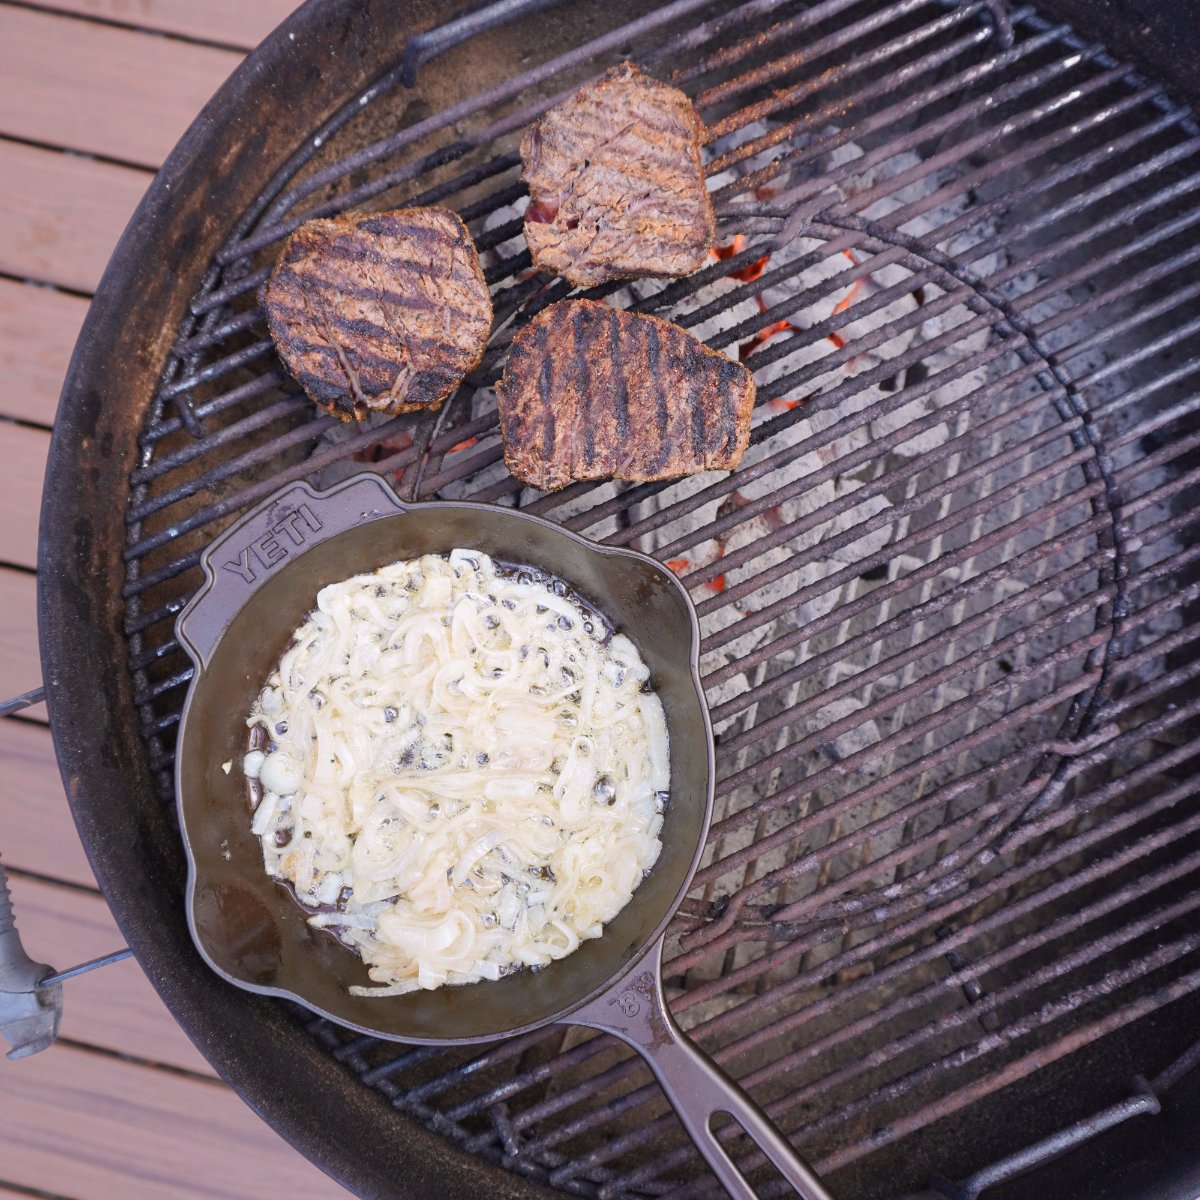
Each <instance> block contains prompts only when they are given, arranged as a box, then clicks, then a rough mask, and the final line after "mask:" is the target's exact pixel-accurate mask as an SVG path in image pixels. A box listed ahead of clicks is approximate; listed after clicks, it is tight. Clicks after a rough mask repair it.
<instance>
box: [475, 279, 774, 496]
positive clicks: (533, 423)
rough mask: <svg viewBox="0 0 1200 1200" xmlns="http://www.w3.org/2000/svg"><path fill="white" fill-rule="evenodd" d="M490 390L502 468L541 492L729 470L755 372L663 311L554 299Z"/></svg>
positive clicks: (741, 447)
mask: <svg viewBox="0 0 1200 1200" xmlns="http://www.w3.org/2000/svg"><path fill="white" fill-rule="evenodd" d="M496 398H497V403H498V405H499V410H500V430H501V433H502V434H503V437H504V461H505V463H506V464H507V466H508V469H509V471H511V472H512V474H513V475H515V476H516V477H517V478H518V479H521V480H523V481H524V482H525V483H527V484H529V485H530V486H531V487H535V488H540V489H541V490H542V491H545V492H550V491H554V490H556V489H557V488H561V487H563V486H565V485H566V484H568V483H570V482H571V481H572V480H573V479H608V478H614V479H628V480H633V481H638V482H640V481H644V480H649V479H675V478H678V477H679V476H681V475H692V474H694V473H696V472H697V471H716V470H720V471H729V470H732V469H733V468H734V467H736V466H737V465H738V463H739V462H741V460H742V455H743V454H745V452H746V445H747V443H748V442H749V440H750V415H751V412H752V411H753V408H754V377H753V376H752V375H751V374H750V372H749V371H747V370H746V368H745V367H743V366H742V365H741V363H735V362H732V361H730V360H729V359H728V358H726V357H725V356H724V355H723V354H718V353H717V352H716V351H715V350H710V349H709V348H708V347H707V346H705V345H703V344H702V343H701V342H698V341H697V340H696V339H695V338H694V337H692V335H691V334H690V333H688V332H687V330H685V329H681V328H680V327H679V326H678V325H672V324H671V322H669V321H663V320H661V319H660V318H658V317H651V316H643V315H640V314H637V313H628V312H622V311H620V310H619V309H615V308H610V307H609V306H608V305H607V304H599V303H597V302H596V301H594V300H564V301H562V302H561V303H558V304H551V305H550V306H549V307H547V308H545V309H543V311H542V312H540V313H539V314H538V315H537V316H536V317H535V318H534V319H533V320H532V321H531V322H530V323H529V324H528V325H527V326H526V327H525V328H524V329H522V330H521V332H520V333H518V334H517V336H516V337H515V338H514V339H513V343H512V347H511V349H510V350H509V355H508V363H507V364H506V366H505V368H504V376H503V378H502V379H501V380H500V383H499V385H498V386H497V389H496Z"/></svg>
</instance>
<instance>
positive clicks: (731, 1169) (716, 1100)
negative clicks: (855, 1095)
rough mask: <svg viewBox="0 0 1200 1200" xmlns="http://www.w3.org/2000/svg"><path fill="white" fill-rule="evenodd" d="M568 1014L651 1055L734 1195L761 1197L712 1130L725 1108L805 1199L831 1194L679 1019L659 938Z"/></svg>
mask: <svg viewBox="0 0 1200 1200" xmlns="http://www.w3.org/2000/svg"><path fill="white" fill-rule="evenodd" d="M569 1019H570V1020H571V1021H572V1022H573V1023H575V1024H579V1025H588V1026H590V1027H591V1028H593V1029H602V1030H604V1031H605V1032H606V1033H611V1034H615V1035H616V1036H617V1037H619V1038H620V1039H621V1040H622V1041H623V1042H625V1043H626V1044H627V1045H629V1046H632V1047H633V1049H634V1050H636V1051H637V1052H638V1053H639V1054H640V1055H641V1056H642V1057H643V1058H644V1059H645V1060H646V1062H647V1063H648V1064H649V1066H650V1069H651V1070H652V1071H653V1072H654V1076H655V1078H656V1079H657V1080H658V1082H659V1084H660V1085H661V1086H662V1089H663V1091H664V1092H665V1093H666V1097H667V1099H668V1100H669V1101H670V1102H671V1107H672V1108H674V1109H675V1112H676V1115H677V1116H678V1117H679V1119H680V1121H682V1122H683V1127H684V1128H685V1129H686V1130H687V1131H688V1134H689V1135H690V1136H691V1139H692V1141H693V1142H695V1143H696V1149H698V1150H699V1151H700V1153H701V1154H702V1155H704V1158H705V1160H706V1161H707V1163H708V1165H709V1166H710V1167H711V1168H712V1171H713V1174H714V1175H716V1177H717V1178H718V1179H719V1180H720V1181H721V1185H722V1186H723V1187H724V1188H725V1190H726V1191H727V1192H728V1193H729V1195H730V1196H731V1197H733V1200H755V1192H754V1189H753V1188H752V1187H751V1186H750V1182H749V1180H748V1179H747V1178H746V1177H745V1176H744V1175H743V1174H742V1172H741V1171H740V1170H739V1169H738V1166H737V1164H736V1163H735V1162H734V1161H733V1158H732V1157H731V1156H730V1154H729V1152H728V1150H726V1148H725V1146H724V1145H723V1144H722V1143H721V1140H720V1139H719V1138H718V1137H717V1135H716V1134H715V1133H714V1132H713V1130H712V1126H711V1121H712V1119H713V1117H714V1116H716V1115H717V1114H720V1113H726V1114H728V1115H729V1116H731V1117H733V1118H734V1119H735V1120H736V1121H737V1123H738V1125H740V1126H741V1128H742V1129H743V1130H744V1131H745V1133H746V1134H747V1135H748V1136H749V1138H750V1140H751V1141H752V1142H753V1143H754V1144H755V1145H756V1146H757V1147H758V1148H759V1150H761V1151H762V1153H763V1154H765V1155H766V1156H767V1158H768V1159H770V1161H771V1162H772V1163H773V1164H774V1166H775V1167H776V1169H777V1170H778V1171H779V1173H780V1174H781V1175H782V1176H783V1177H784V1179H786V1180H787V1181H788V1183H790V1184H791V1185H792V1187H793V1188H795V1189H796V1194H797V1195H799V1196H800V1197H802V1200H833V1198H832V1197H831V1196H830V1194H829V1192H827V1191H826V1190H825V1187H824V1186H823V1185H822V1183H821V1181H820V1180H819V1179H818V1178H817V1177H816V1175H814V1174H813V1173H812V1171H810V1170H809V1168H808V1167H807V1166H806V1165H805V1163H804V1162H803V1160H802V1159H801V1158H800V1156H799V1155H798V1154H797V1153H796V1151H795V1150H794V1149H793V1148H792V1146H791V1144H790V1143H789V1142H788V1140H787V1139H786V1138H785V1137H784V1136H783V1134H782V1133H780V1131H779V1130H778V1129H777V1128H776V1127H775V1125H774V1124H773V1123H772V1122H771V1119H770V1118H769V1117H768V1116H767V1115H766V1113H764V1112H763V1110H762V1109H761V1108H759V1107H758V1105H757V1104H755V1102H754V1101H753V1100H751V1099H750V1097H749V1096H748V1095H746V1093H745V1092H743V1091H742V1089H741V1088H739V1087H738V1085H737V1084H736V1083H734V1082H733V1080H732V1079H730V1078H729V1076H728V1075H726V1074H725V1072H724V1071H722V1070H721V1068H720V1067H718V1066H717V1064H716V1063H714V1062H713V1061H712V1059H710V1058H709V1057H708V1056H707V1055H706V1054H704V1053H703V1051H701V1050H700V1049H699V1048H698V1047H697V1046H696V1045H695V1044H694V1043H693V1042H691V1041H689V1040H688V1038H687V1037H686V1036H685V1035H684V1033H683V1031H682V1030H681V1029H680V1028H679V1026H678V1025H676V1024H675V1021H674V1018H672V1016H671V1014H670V1011H669V1010H668V1008H667V1005H666V1000H665V999H664V997H663V991H662V941H661V939H660V940H659V941H658V942H657V943H656V944H655V946H654V947H653V949H651V950H650V952H649V953H648V954H647V955H646V957H645V958H644V959H643V960H642V962H641V963H639V964H638V966H637V967H635V968H634V969H633V970H632V971H631V972H629V973H628V974H626V975H624V976H622V978H621V979H619V980H618V981H617V982H616V983H615V984H613V985H612V986H611V987H610V988H609V989H608V990H607V991H605V992H604V993H603V994H602V995H600V996H598V997H596V999H594V1000H591V1001H589V1002H588V1003H587V1004H586V1005H585V1006H584V1007H583V1008H582V1009H580V1010H579V1011H577V1012H574V1013H572V1014H571V1016H570V1018H569Z"/></svg>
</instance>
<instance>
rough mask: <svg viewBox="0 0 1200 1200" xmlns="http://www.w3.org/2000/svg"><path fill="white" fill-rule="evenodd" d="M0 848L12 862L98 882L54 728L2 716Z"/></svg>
mask: <svg viewBox="0 0 1200 1200" xmlns="http://www.w3.org/2000/svg"><path fill="white" fill-rule="evenodd" d="M0 763H3V764H4V768H3V773H4V779H3V783H0V854H3V855H4V861H5V862H6V863H8V864H9V866H13V867H20V868H21V869H22V870H25V871H34V872H36V873H37V874H39V875H48V876H50V877H51V878H54V879H65V880H66V881H67V882H68V883H77V884H82V885H84V886H85V887H95V886H96V879H95V876H93V874H92V868H91V866H90V865H89V863H88V860H87V855H86V854H85V853H84V852H83V846H81V845H80V843H79V835H78V833H77V832H76V830H75V822H74V821H73V820H72V819H71V810H70V807H69V806H68V805H67V798H66V796H65V795H64V793H63V784H62V776H61V775H60V774H59V772H58V763H57V762H56V761H55V758H54V742H53V741H52V739H51V737H50V731H49V730H48V729H46V728H45V727H43V726H40V725H35V724H33V723H32V722H31V721H0Z"/></svg>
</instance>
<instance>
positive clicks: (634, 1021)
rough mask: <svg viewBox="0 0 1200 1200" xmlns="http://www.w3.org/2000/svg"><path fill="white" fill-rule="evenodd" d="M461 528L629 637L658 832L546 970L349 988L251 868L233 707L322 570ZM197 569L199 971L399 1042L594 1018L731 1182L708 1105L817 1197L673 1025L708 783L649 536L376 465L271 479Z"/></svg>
mask: <svg viewBox="0 0 1200 1200" xmlns="http://www.w3.org/2000/svg"><path fill="white" fill-rule="evenodd" d="M456 546H461V547H464V548H471V549H477V550H483V551H484V552H486V553H488V554H490V555H492V556H493V557H494V558H497V559H500V560H502V561H507V562H510V563H519V564H523V565H531V566H534V567H539V568H541V569H542V570H545V571H548V572H550V573H551V574H553V575H555V576H557V577H559V578H561V579H563V580H564V581H565V582H567V583H569V584H571V585H572V586H573V587H574V588H575V589H576V590H577V591H578V592H579V593H580V595H582V596H584V597H586V598H587V599H588V600H589V601H590V602H591V603H593V604H595V605H596V607H597V609H598V610H599V611H600V612H602V613H603V614H604V615H605V616H606V617H607V618H608V619H609V620H611V621H612V622H613V623H614V624H615V625H616V626H617V628H619V629H621V630H623V631H624V632H626V633H627V634H628V635H629V636H630V637H631V638H632V640H633V641H634V643H635V644H636V645H637V646H638V648H639V649H640V650H641V652H642V654H643V656H644V658H645V660H646V663H647V665H648V666H649V668H650V672H651V678H652V679H653V680H654V683H655V687H656V689H657V691H658V694H659V697H660V698H661V700H662V703H663V708H664V710H665V712H666V718H667V730H668V733H669V736H670V746H671V795H670V801H669V803H668V805H667V809H666V814H665V818H664V825H663V832H662V841H663V850H662V854H661V855H660V857H659V860H658V862H657V863H656V864H655V866H654V869H653V870H652V871H651V872H650V874H649V876H648V877H647V878H646V879H645V881H644V882H643V883H642V884H641V886H640V887H639V888H638V890H637V891H636V892H635V893H634V895H633V899H632V900H631V901H630V903H629V904H628V905H627V906H626V907H625V909H624V910H623V911H622V912H621V913H620V914H619V915H618V916H617V917H616V919H615V920H613V921H612V922H611V923H610V924H609V925H608V926H607V927H606V928H605V931H604V934H603V936H601V937H599V938H595V939H592V940H591V941H587V942H585V943H584V944H583V945H582V946H581V947H580V948H579V949H578V950H577V951H576V952H575V953H574V954H572V955H570V956H569V957H568V958H565V959H560V960H559V961H557V962H554V963H551V964H550V965H549V966H548V967H546V968H545V969H544V970H542V971H539V972H537V973H533V972H528V971H526V972H520V973H517V974H514V975H510V976H507V977H505V978H504V979H501V980H498V981H496V982H494V983H492V982H488V983H476V984H470V985H467V986H464V987H447V988H441V989H439V990H437V991H433V992H426V991H423V992H415V993H410V994H408V995H405V996H392V997H386V998H380V999H372V998H368V997H363V996H353V995H351V994H350V993H349V991H348V988H349V987H350V986H351V985H353V984H369V983H370V982H371V981H370V979H369V977H368V976H367V972H366V967H365V966H364V964H363V963H362V961H361V960H360V959H359V958H358V956H357V955H356V954H355V953H353V952H352V951H350V950H348V949H346V948H345V947H344V946H342V945H341V943H339V942H338V941H337V940H336V938H334V937H332V936H331V935H330V934H329V933H328V932H326V931H323V930H316V929H313V928H311V927H310V926H309V925H308V924H307V922H306V920H305V915H304V912H303V911H302V909H301V907H300V906H299V904H297V902H296V901H295V900H294V899H293V898H292V897H291V896H290V895H288V893H287V892H286V891H285V890H284V889H283V888H282V887H281V886H280V885H279V884H277V883H276V882H274V881H273V880H271V879H270V878H268V877H267V875H266V874H265V873H264V871H263V868H262V857H261V851H260V848H259V845H258V840H257V838H255V837H254V835H253V834H252V833H251V832H250V821H249V811H248V807H247V795H246V791H245V784H244V782H243V780H242V777H241V771H240V770H239V769H238V767H239V765H240V762H241V758H242V755H243V754H244V753H245V750H246V736H247V734H246V714H247V713H248V712H249V710H250V706H251V704H252V703H253V701H254V699H255V697H256V696H257V695H258V692H259V690H260V689H261V687H262V685H263V682H264V681H265V680H266V678H267V676H268V675H269V674H270V673H271V671H272V670H273V669H274V666H275V664H276V663H277V662H278V660H279V657H280V655H281V654H282V652H283V650H284V648H285V647H286V645H287V643H288V642H289V640H290V638H291V634H292V631H293V630H294V629H296V627H297V626H298V625H299V624H300V623H301V621H302V620H303V619H304V617H305V615H306V614H307V613H308V612H309V611H311V609H312V608H313V606H314V603H315V599H316V594H317V592H318V591H319V590H320V589H321V588H322V587H323V586H325V585H326V584H328V583H333V582H336V581H338V580H341V579H345V578H348V577H349V576H351V575H355V574H357V573H359V572H362V571H370V570H374V569H375V568H376V567H380V566H383V565H384V564H386V563H390V562H395V561H397V560H399V559H406V558H416V557H419V556H420V555H422V554H439V553H447V552H449V551H450V550H452V549H454V548H455V547H456ZM203 567H204V572H205V576H206V579H205V583H204V585H203V586H202V587H201V588H200V591H199V592H198V594H197V595H196V596H195V597H194V598H193V599H192V601H191V603H190V604H189V605H188V606H187V607H186V608H185V609H184V610H183V612H182V613H181V614H180V616H179V621H178V625H177V632H178V636H179V641H180V643H181V644H182V645H183V646H184V648H185V649H186V650H187V652H188V654H189V656H190V657H191V659H192V661H193V663H194V664H195V672H194V674H193V677H192V682H191V686H190V688H189V691H188V696H187V702H186V703H185V705H184V709H183V717H182V723H181V726H180V732H179V745H178V750H177V753H176V769H175V776H176V795H177V797H178V802H179V817H180V825H181V827H182V829H183V836H184V843H185V846H186V848H187V855H188V887H187V914H188V925H189V928H190V930H191V933H192V938H193V940H194V941H195V943H196V946H197V948H198V949H199V951H200V953H201V955H203V957H204V959H205V960H206V961H207V962H208V964H209V965H210V966H211V967H212V968H213V970H215V971H216V972H217V973H218V974H219V975H221V976H222V977H224V978H225V979H227V980H228V981H229V982H230V983H233V984H236V985H237V986H238V987H241V988H245V989H246V990H247V991H251V992H260V993H263V994H266V995H272V996H283V997H286V998H288V999H291V1000H295V1001H298V1002H299V1003H301V1004H303V1005H305V1006H307V1007H308V1008H310V1009H312V1010H313V1011H314V1012H318V1013H320V1014H321V1015H323V1016H326V1017H329V1018H330V1019H331V1020H334V1021H338V1022H340V1023H341V1024H343V1025H347V1026H349V1027H350V1028H352V1029H356V1030H359V1031H361V1032H364V1033H370V1034H374V1035H375V1036H378V1037H383V1038H390V1039H393V1040H395V1041H401V1042H422V1043H444V1044H447V1045H454V1044H461V1043H469V1042H481V1041H493V1040H495V1039H497V1038H501V1037H506V1036H509V1035H513V1034H518V1033H523V1032H525V1031H527V1030H530V1029H536V1028H538V1027H539V1026H542V1025H548V1024H550V1023H552V1022H554V1021H569V1022H572V1023H574V1024H579V1025H589V1026H591V1027H593V1028H595V1029H602V1030H606V1031H607V1032H609V1033H612V1034H615V1035H616V1036H617V1037H619V1038H621V1039H622V1040H623V1041H625V1042H626V1043H628V1044H629V1045H630V1046H632V1047H633V1048H634V1049H635V1050H637V1051H638V1052H639V1053H640V1054H642V1055H643V1056H644V1057H645V1059H646V1061H647V1062H648V1063H649V1065H650V1067H651V1069H652V1070H653V1071H654V1074H655V1075H656V1076H657V1078H658V1080H659V1082H660V1083H661V1084H662V1087H663V1090H664V1092H665V1093H666V1095H667V1097H668V1099H669V1100H670V1101H671V1103H672V1104H673V1105H674V1107H675V1110H676V1112H677V1113H678V1114H679V1117H680V1119H681V1120H682V1122H683V1124H684V1126H685V1128H686V1129H687V1131H688V1133H689V1134H690V1135H691V1136H692V1138H693V1139H694V1140H695V1142H696V1145H697V1147H698V1148H699V1150H700V1152H701V1153H702V1154H703V1155H704V1157H705V1158H706V1159H707V1160H708V1163H709V1166H711V1167H712V1169H713V1171H714V1172H715V1173H716V1175H717V1177H718V1178H719V1179H720V1180H721V1182H722V1184H724V1186H725V1188H726V1189H727V1190H728V1192H729V1193H730V1195H731V1196H734V1197H736V1198H737V1200H754V1192H753V1190H752V1189H751V1187H750V1185H749V1183H748V1182H747V1181H746V1179H745V1177H744V1176H743V1175H742V1174H741V1172H740V1171H739V1169H738V1168H737V1166H736V1165H735V1164H734V1162H733V1159H732V1158H731V1157H730V1156H729V1154H728V1153H727V1152H726V1151H725V1149H724V1147H723V1146H722V1144H721V1142H720V1141H719V1140H718V1138H717V1137H716V1135H715V1134H714V1132H713V1130H712V1129H711V1127H710V1121H711V1119H712V1117H713V1115H714V1114H716V1113H728V1114H730V1115H731V1116H733V1117H734V1118H735V1119H736V1120H737V1122H738V1124H740V1125H741V1127H742V1128H743V1129H744V1130H745V1131H746V1133H747V1134H748V1135H749V1136H750V1137H751V1138H752V1139H753V1141H754V1142H755V1143H756V1144H757V1145H758V1147H759V1149H760V1150H762V1152H763V1153H764V1154H765V1155H766V1156H767V1157H768V1158H769V1159H770V1160H771V1162H772V1163H773V1164H774V1165H775V1166H776V1167H777V1168H778V1169H779V1171H780V1172H781V1173H782V1174H783V1175H784V1177H785V1178H786V1179H787V1180H788V1181H789V1182H790V1183H791V1184H792V1185H793V1186H794V1187H795V1188H796V1190H797V1191H798V1192H799V1193H800V1195H801V1196H803V1197H804V1198H805V1200H829V1194H828V1193H827V1192H826V1191H825V1189H824V1188H823V1187H822V1186H821V1184H820V1182H819V1181H818V1180H817V1179H816V1177H815V1176H814V1175H813V1174H812V1173H811V1172H810V1171H809V1170H808V1168H807V1167H806V1166H805V1165H804V1164H803V1163H802V1162H801V1161H800V1159H799V1158H798V1157H797V1156H796V1154H795V1152H794V1151H793V1149H792V1148H791V1146H790V1145H789V1144H788V1142H787V1140H786V1139H785V1138H784V1137H783V1136H782V1135H781V1134H780V1133H779V1131H778V1130H776V1129H775V1127H774V1126H773V1125H772V1124H771V1122H770V1120H769V1119H768V1118H767V1117H766V1115H765V1114H764V1113H763V1112H762V1111H761V1110H760V1109H759V1108H758V1107H757V1105H755V1104H754V1102H753V1101H752V1100H751V1099H750V1098H749V1097H748V1096H746V1095H745V1094H744V1093H743V1092H742V1091H741V1090H740V1089H739V1088H738V1087H737V1085H736V1084H734V1083H733V1082H732V1080H730V1079H729V1078H728V1077H726V1076H725V1075H724V1074H723V1073H722V1072H721V1071H720V1070H719V1068H717V1066H716V1065H715V1064H714V1063H712V1062H711V1061H710V1060H709V1059H708V1058H707V1057H705V1055H704V1054H703V1053H701V1052H700V1051H699V1050H698V1049H697V1048H696V1047H695V1046H693V1045H692V1043H691V1042H689V1041H688V1040H687V1038H686V1037H684V1035H683V1033H682V1032H681V1031H680V1029H679V1028H678V1026H677V1025H676V1024H675V1022H674V1021H673V1020H672V1018H671V1015H670V1013H669V1011H668V1010H667V1007H666V1003H665V1002H664V999H663V993H662V983H661V969H660V968H661V959H662V948H663V935H664V931H665V930H666V927H667V922H668V921H669V920H670V918H671V916H672V915H673V914H674V912H675V910H676V908H677V907H678V905H679V903H680V901H682V899H683V897H684V895H685V894H686V892H687V890H688V885H689V883H690V882H691V878H692V875H693V873H694V872H695V870H696V867H697V865H698V864H699V861H700V856H701V853H702V852H703V849H704V841H705V837H706V835H707V833H708V824H709V819H710V817H711V813H712V800H713V742H712V729H711V727H710V725H709V720H708V712H707V709H706V708H705V704H704V693H703V691H702V689H701V686H700V677H699V670H698V663H697V657H698V652H699V644H700V631H699V626H698V624H697V621H696V615H695V612H694V610H693V608H692V605H691V601H690V599H689V598H688V595H687V592H686V591H685V590H684V588H683V587H682V585H681V584H680V583H679V582H678V581H677V580H676V579H675V577H674V575H672V574H671V572H670V571H668V570H667V569H666V568H664V567H663V566H661V565H660V564H659V563H657V562H655V561H654V560H653V559H651V558H647V557H646V556H645V555H643V554H639V553H636V552H634V551H630V550H623V549H612V548H608V547H602V546H598V545H596V544H594V543H593V542H590V541H588V540H586V539H585V538H582V537H579V536H578V535H576V534H573V533H570V532H568V531H566V530H563V529H561V528H559V527H558V526H556V525H552V524H550V523H549V522H547V521H543V520H541V519H539V518H537V517H532V516H528V515H526V514H524V513H519V512H514V511H512V510H509V509H500V508H493V507H490V506H487V505H482V504H455V503H440V502H437V503H422V504H417V505H411V506H410V505H406V504H403V503H401V501H400V500H399V499H398V498H397V497H396V495H395V493H394V492H393V491H392V490H391V489H390V488H389V487H388V486H387V485H386V484H385V483H384V481H383V480H382V479H381V478H380V477H379V476H377V475H359V476H355V477H354V478H353V479H349V480H347V481H345V482H344V483H342V484H339V485H338V486H337V487H334V488H332V489H330V490H329V491H327V492H316V491H313V490H312V489H311V488H309V487H308V486H307V485H306V484H303V483H300V484H295V485H293V486H291V487H289V488H286V489H285V490H283V491H280V492H278V493H276V495H275V496H274V497H272V498H271V499H270V500H267V501H266V502H265V503H263V504H261V505H260V506H259V507H258V508H256V509H254V510H253V511H252V512H250V513H247V514H246V516H244V517H243V518H242V519H241V520H239V521H237V522H236V523H235V524H234V525H232V526H231V527H230V528H229V529H228V530H226V532H225V533H224V534H222V536H221V537H220V538H218V539H217V540H216V541H215V542H214V543H213V544H212V545H211V546H210V547H209V548H208V549H207V551H205V554H204V557H203Z"/></svg>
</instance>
